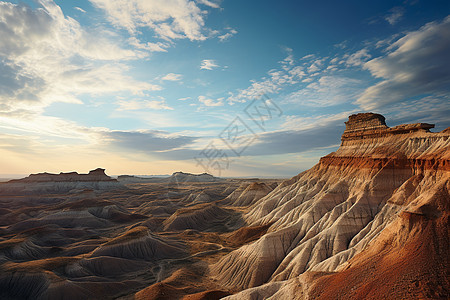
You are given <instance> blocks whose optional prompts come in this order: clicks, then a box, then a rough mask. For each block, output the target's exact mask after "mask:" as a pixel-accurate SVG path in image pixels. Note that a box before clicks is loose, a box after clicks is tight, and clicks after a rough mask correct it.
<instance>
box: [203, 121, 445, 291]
mask: <svg viewBox="0 0 450 300" xmlns="http://www.w3.org/2000/svg"><path fill="white" fill-rule="evenodd" d="M368 119H369V121H370V122H369V121H368ZM352 124H353V125H352ZM347 125H350V126H348V127H347V128H348V129H347V130H346V131H347V132H346V133H344V135H347V136H346V137H348V134H356V133H357V134H358V135H355V136H358V137H359V138H357V139H353V138H349V139H347V138H343V142H342V144H341V147H340V148H339V149H338V150H337V151H336V152H334V153H331V154H329V155H327V156H326V157H324V158H322V159H321V160H320V162H319V164H317V165H316V166H314V167H313V168H312V169H310V170H308V171H305V172H303V173H301V174H299V175H297V176H295V177H294V178H292V179H290V180H287V181H285V182H283V183H281V184H280V185H279V186H278V187H277V188H275V189H274V190H273V191H272V192H271V193H269V194H268V195H267V196H265V197H263V198H261V199H260V200H258V201H257V202H255V203H254V204H253V205H252V206H251V207H250V208H251V209H250V211H249V212H248V213H247V214H246V217H245V218H246V220H247V222H248V223H249V224H250V225H252V226H256V225H264V224H270V223H273V224H272V225H271V226H270V228H269V230H268V232H267V234H265V235H263V236H262V237H261V238H260V239H258V240H257V241H255V242H254V243H251V244H248V245H245V246H243V247H241V248H239V249H237V250H235V251H233V252H231V253H230V254H228V255H227V256H225V257H223V258H222V259H221V260H220V261H219V262H218V263H216V264H214V265H212V267H211V274H212V275H213V276H214V278H216V279H217V280H219V281H220V282H222V283H223V284H224V286H226V287H228V288H230V289H235V290H236V289H238V290H239V289H245V288H251V287H256V286H259V285H262V284H264V283H266V282H269V284H268V285H269V286H270V285H271V284H272V283H273V284H274V285H277V286H279V287H280V288H281V284H279V283H280V282H282V283H283V284H284V283H285V282H287V281H289V280H291V281H295V280H297V278H299V277H298V276H299V275H301V274H304V273H305V272H336V271H339V270H340V268H341V267H342V266H343V265H344V264H345V263H346V262H348V261H351V259H352V258H353V257H355V255H357V254H358V253H361V252H362V251H363V250H364V249H365V248H366V247H368V245H369V244H371V243H372V242H373V241H374V240H376V239H377V237H378V236H379V235H380V234H381V233H382V232H384V230H385V228H387V227H388V226H389V225H390V224H392V223H393V222H394V221H395V220H397V219H398V218H399V215H401V214H402V212H404V211H408V210H409V209H410V208H411V206H410V205H412V204H413V203H417V202H418V201H422V200H421V199H422V197H424V195H427V194H429V193H430V191H434V190H435V188H436V187H440V188H438V189H439V190H440V192H439V193H437V194H436V197H440V198H442V199H447V200H446V201H447V202H448V199H450V195H449V191H448V189H447V188H445V187H446V186H447V185H448V182H449V180H450V179H449V178H450V176H449V168H448V166H449V164H450V134H449V133H448V131H443V132H440V133H431V132H428V130H427V126H422V125H420V126H415V125H414V126H408V125H404V126H401V127H398V128H408V130H410V128H419V129H417V130H416V129H413V130H412V132H408V133H406V132H405V131H403V130H401V131H392V130H389V128H387V126H386V125H385V124H384V118H383V117H382V116H380V115H374V114H363V115H356V116H351V117H350V120H349V122H347ZM428 127H429V126H428ZM374 132H377V134H376V135H375V133H374ZM380 132H381V133H380ZM378 133H380V134H378ZM435 209H436V210H437V212H438V215H445V214H447V213H448V208H446V207H445V206H437V207H435ZM432 255H434V254H432ZM436 255H437V254H436ZM422 275H423V274H422ZM423 276H425V275H423ZM392 280H395V279H392ZM297 281H298V280H297ZM266 287H267V286H266ZM286 289H287V291H288V290H289V289H288V288H286ZM272 290H273V291H276V290H277V289H271V288H270V287H267V288H265V289H264V292H263V290H261V294H259V292H258V288H256V290H252V292H251V295H252V296H248V298H246V297H243V298H236V299H259V298H261V297H263V296H264V297H265V296H266V294H265V293H266V292H268V291H272ZM248 295H250V294H248ZM299 298H301V297H300V296H299Z"/></svg>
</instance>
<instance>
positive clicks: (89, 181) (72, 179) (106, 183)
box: [0, 168, 124, 194]
mask: <svg viewBox="0 0 450 300" xmlns="http://www.w3.org/2000/svg"><path fill="white" fill-rule="evenodd" d="M117 188H124V186H123V185H122V184H121V183H119V182H118V181H117V180H116V179H113V178H111V177H109V176H108V175H106V174H105V169H101V168H98V169H95V170H92V171H90V172H89V173H88V174H78V173H77V172H69V173H60V174H51V173H38V174H31V175H30V176H28V177H26V178H22V179H14V180H10V181H8V182H4V183H0V194H44V193H68V192H80V191H82V190H86V189H93V190H106V189H117Z"/></svg>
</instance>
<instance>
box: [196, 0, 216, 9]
mask: <svg viewBox="0 0 450 300" xmlns="http://www.w3.org/2000/svg"><path fill="white" fill-rule="evenodd" d="M197 3H200V4H204V5H207V6H209V7H212V8H220V5H219V4H218V3H216V2H213V1H209V0H197Z"/></svg>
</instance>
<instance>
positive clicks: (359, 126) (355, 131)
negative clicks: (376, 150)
mask: <svg viewBox="0 0 450 300" xmlns="http://www.w3.org/2000/svg"><path fill="white" fill-rule="evenodd" d="M431 128H434V124H428V123H415V124H402V125H398V126H395V127H392V128H391V127H389V126H387V125H386V122H385V117H384V116H382V115H380V114H375V113H359V114H354V115H351V116H350V117H349V118H348V121H347V122H345V131H344V134H342V137H341V141H342V142H344V141H349V140H360V139H369V138H379V137H385V136H390V135H396V134H407V133H412V132H416V131H421V130H422V131H426V132H428V131H429V130H430V129H431Z"/></svg>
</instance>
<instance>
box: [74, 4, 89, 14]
mask: <svg viewBox="0 0 450 300" xmlns="http://www.w3.org/2000/svg"><path fill="white" fill-rule="evenodd" d="M74 8H75V9H76V10H78V11H81V12H82V13H86V11H85V10H84V9H82V8H81V7H78V6H75V7H74Z"/></svg>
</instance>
